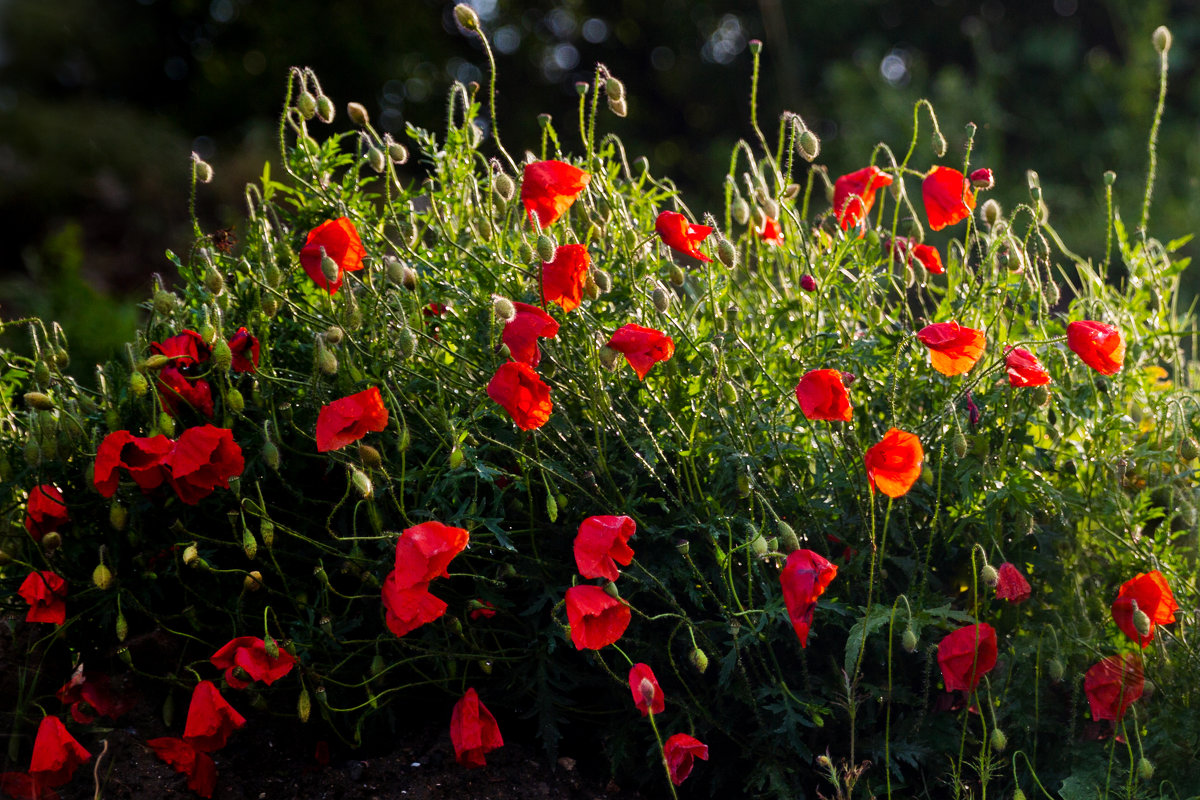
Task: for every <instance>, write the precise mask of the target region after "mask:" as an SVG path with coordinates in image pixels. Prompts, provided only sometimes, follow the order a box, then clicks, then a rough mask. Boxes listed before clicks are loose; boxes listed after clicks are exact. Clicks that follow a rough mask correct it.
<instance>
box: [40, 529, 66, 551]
mask: <svg viewBox="0 0 1200 800" xmlns="http://www.w3.org/2000/svg"><path fill="white" fill-rule="evenodd" d="M61 546H62V534H60V533H59V532H58V531H50V532H49V533H47V534H45V535H44V536H42V549H43V550H45V551H46V552H47V553H53V552H54V551H55V550H57V549H58V548H59V547H61Z"/></svg>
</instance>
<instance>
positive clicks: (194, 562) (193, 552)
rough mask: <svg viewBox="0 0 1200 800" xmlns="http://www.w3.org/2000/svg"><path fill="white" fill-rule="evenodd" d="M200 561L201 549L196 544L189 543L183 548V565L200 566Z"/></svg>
mask: <svg viewBox="0 0 1200 800" xmlns="http://www.w3.org/2000/svg"><path fill="white" fill-rule="evenodd" d="M199 561H200V551H199V550H198V549H196V545H195V544H189V545H188V546H187V547H185V548H184V549H183V565H184V566H185V567H194V566H198V562H199Z"/></svg>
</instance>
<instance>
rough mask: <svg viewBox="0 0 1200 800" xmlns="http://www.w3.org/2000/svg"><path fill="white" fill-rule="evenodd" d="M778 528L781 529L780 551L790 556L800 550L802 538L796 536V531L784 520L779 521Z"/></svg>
mask: <svg viewBox="0 0 1200 800" xmlns="http://www.w3.org/2000/svg"><path fill="white" fill-rule="evenodd" d="M777 527H778V528H779V549H780V550H781V551H782V552H785V553H788V554H789V555H790V554H792V553H794V552H796V551H797V550H799V549H800V538H799V537H798V536H796V531H794V530H793V529H792V526H791V525H788V524H787V523H786V522H784V521H783V520H779V522H778V525H777Z"/></svg>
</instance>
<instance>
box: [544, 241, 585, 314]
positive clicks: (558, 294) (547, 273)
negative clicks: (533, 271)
mask: <svg viewBox="0 0 1200 800" xmlns="http://www.w3.org/2000/svg"><path fill="white" fill-rule="evenodd" d="M591 265H592V257H591V256H590V255H588V250H587V245H582V244H564V245H559V247H558V249H557V250H555V251H554V258H553V259H551V260H550V261H544V262H542V299H543V300H544V301H545V302H547V303H558V304H559V305H560V306H562V309H563V311H574V310H575V309H577V308H579V304H580V303H582V302H583V286H584V283H586V282H587V274H588V267H590V266H591Z"/></svg>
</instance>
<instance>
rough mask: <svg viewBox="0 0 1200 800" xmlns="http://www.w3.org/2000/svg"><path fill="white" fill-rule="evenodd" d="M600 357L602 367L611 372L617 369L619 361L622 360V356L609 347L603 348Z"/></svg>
mask: <svg viewBox="0 0 1200 800" xmlns="http://www.w3.org/2000/svg"><path fill="white" fill-rule="evenodd" d="M598 355H599V357H600V364H601V366H603V367H604V368H605V369H607V370H608V371H609V372H611V371H613V370H615V369H616V368H617V365H618V360H619V359H620V358H621V354H620V353H618V352H617V351H616V350H613V349H612V348H611V347H609V346H608V345H604V346H603V347H601V348H600V352H599V354H598Z"/></svg>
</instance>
